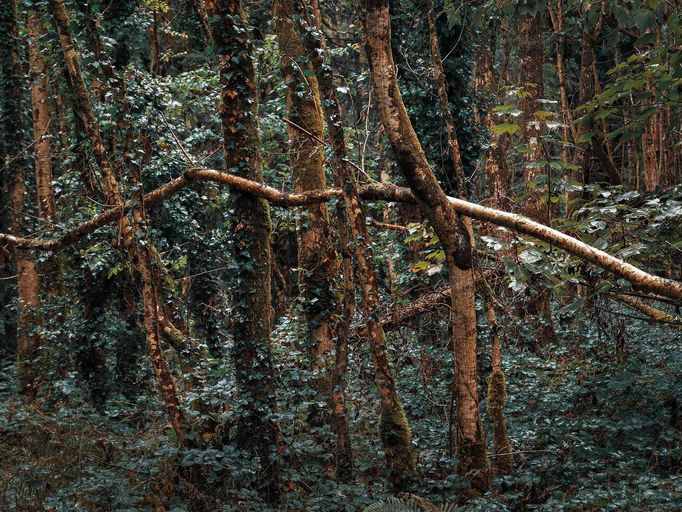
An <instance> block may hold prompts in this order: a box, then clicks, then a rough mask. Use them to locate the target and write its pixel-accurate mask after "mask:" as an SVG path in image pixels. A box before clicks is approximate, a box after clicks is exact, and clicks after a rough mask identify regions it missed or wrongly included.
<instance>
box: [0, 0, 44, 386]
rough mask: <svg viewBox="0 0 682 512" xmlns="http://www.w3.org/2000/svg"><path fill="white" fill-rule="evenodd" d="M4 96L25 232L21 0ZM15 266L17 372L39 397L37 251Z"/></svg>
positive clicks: (3, 44) (0, 50)
mask: <svg viewBox="0 0 682 512" xmlns="http://www.w3.org/2000/svg"><path fill="white" fill-rule="evenodd" d="M0 66H1V69H2V81H1V82H0V91H1V92H2V94H0V98H2V103H3V105H2V106H3V115H2V119H3V132H4V133H3V137H2V139H3V143H4V144H3V146H4V147H3V158H2V161H3V162H7V164H6V165H7V166H6V168H5V170H4V172H7V173H8V174H9V176H10V189H9V194H8V196H9V197H8V199H9V209H10V212H9V220H10V222H9V225H10V229H11V230H12V231H13V232H15V233H21V232H22V231H23V221H24V217H25V214H26V213H27V212H26V205H25V195H26V186H25V183H24V179H25V177H26V175H27V171H28V169H27V167H28V162H27V161H26V159H25V158H24V150H25V140H24V115H23V107H22V96H23V87H22V85H24V84H25V82H24V76H23V73H22V69H21V43H20V40H19V34H18V28H17V16H16V1H15V0H7V1H5V2H3V3H2V5H1V6H0ZM14 265H15V269H16V274H17V292H18V297H19V304H18V309H19V313H18V317H17V375H18V378H19V388H20V392H21V393H22V394H24V395H28V396H33V395H35V393H36V391H37V390H36V387H35V384H36V382H35V379H36V377H37V374H38V370H37V367H36V366H37V365H36V364H35V363H34V362H33V360H34V359H35V357H36V356H37V355H38V347H39V344H40V337H39V336H38V335H37V334H35V333H33V332H32V331H33V330H34V329H35V327H36V322H35V320H34V318H35V314H36V310H37V308H38V307H39V305H40V278H39V275H38V268H37V265H36V262H35V258H34V257H33V255H32V253H31V251H29V250H25V249H15V251H14Z"/></svg>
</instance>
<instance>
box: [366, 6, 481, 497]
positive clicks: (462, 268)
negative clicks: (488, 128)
mask: <svg viewBox="0 0 682 512" xmlns="http://www.w3.org/2000/svg"><path fill="white" fill-rule="evenodd" d="M363 8H364V12H363V13H362V14H363V22H364V27H365V33H366V36H367V43H366V49H367V56H368V58H369V62H370V70H371V76H372V82H373V84H374V87H375V90H376V95H377V108H378V110H379V113H380V116H381V119H382V123H383V126H384V128H385V130H386V134H387V136H388V139H389V141H390V143H391V147H392V148H393V152H394V154H395V156H396V159H397V162H398V166H399V168H400V170H401V172H402V173H403V175H404V176H405V178H406V180H407V182H408V183H409V185H410V188H411V189H412V191H413V193H414V195H415V197H416V199H417V202H418V204H419V206H420V208H421V209H422V211H423V212H424V214H425V215H426V216H427V217H428V219H429V221H430V223H431V224H432V225H433V227H434V230H435V231H436V234H437V235H438V238H439V239H440V242H441V244H442V246H443V249H444V251H445V254H446V261H447V264H448V271H449V274H450V284H451V288H452V311H453V313H452V327H453V333H454V339H453V342H454V345H455V382H456V397H457V419H458V425H457V440H458V446H457V451H458V456H459V460H460V471H461V472H462V473H464V474H466V475H467V477H468V478H469V479H470V480H471V482H472V485H473V486H474V487H476V488H478V489H481V490H485V489H488V488H489V487H490V475H489V464H488V457H487V453H486V446H485V436H484V434H483V429H482V426H481V417H480V411H479V401H478V375H477V371H476V311H475V307H474V306H475V298H474V283H473V276H472V274H473V272H472V271H471V267H472V254H471V246H470V245H468V244H466V243H462V240H463V239H464V240H466V233H464V232H463V229H462V224H461V222H460V220H459V219H458V216H457V213H456V212H455V210H454V208H453V207H452V206H451V204H450V202H449V201H448V198H447V196H446V195H445V193H444V192H443V190H442V188H441V187H440V185H439V184H438V181H437V179H436V177H435V175H434V174H433V171H432V170H431V168H430V166H429V163H428V161H427V160H426V156H425V154H424V150H423V149H422V147H421V144H420V143H419V140H418V138H417V134H416V133H415V131H414V129H413V127H412V124H411V122H410V119H409V117H408V115H407V111H406V109H405V105H404V104H403V100H402V95H401V93H400V89H399V86H398V80H397V76H396V74H395V66H394V64H393V55H392V50H391V43H390V41H391V28H390V26H391V25H390V17H389V8H388V0H365V1H364V2H363Z"/></svg>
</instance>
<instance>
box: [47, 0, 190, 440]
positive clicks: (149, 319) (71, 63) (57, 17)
mask: <svg viewBox="0 0 682 512" xmlns="http://www.w3.org/2000/svg"><path fill="white" fill-rule="evenodd" d="M49 8H50V12H51V14H52V19H53V22H54V25H55V27H56V29H57V34H58V36H59V42H60V44H61V48H62V53H63V54H64V60H65V62H66V68H67V74H68V78H69V85H70V87H71V92H72V93H73V100H72V101H73V108H74V111H75V112H76V114H77V116H78V117H79V119H80V121H81V122H82V124H83V128H84V129H85V132H86V134H87V137H88V141H89V142H90V148H91V150H92V153H93V156H94V157H95V161H96V162H97V165H98V167H99V170H100V173H101V175H102V181H103V183H102V184H101V188H102V190H103V193H104V194H105V195H106V197H107V201H108V203H109V204H112V205H114V206H119V207H120V206H123V205H124V203H125V201H124V198H123V195H122V192H121V189H120V187H119V184H118V181H117V179H116V176H115V174H114V170H113V167H112V165H111V161H110V160H109V157H108V155H107V153H106V150H105V146H104V142H103V140H102V135H101V133H100V130H99V126H98V124H97V120H96V118H95V113H94V109H93V106H92V102H91V101H90V96H89V93H88V90H87V87H86V85H85V80H84V79H83V73H82V71H81V65H80V58H79V56H78V52H77V49H76V45H75V42H74V40H73V36H72V35H71V31H70V29H69V15H68V13H67V11H66V7H65V6H64V1H63V0H50V1H49ZM143 225H144V219H143V218H142V212H141V211H140V210H139V209H137V210H136V211H135V212H134V214H133V221H132V222H131V220H130V219H129V218H128V217H125V216H123V217H121V220H120V224H119V227H120V236H121V242H122V244H123V247H124V249H125V251H126V253H127V255H128V257H129V258H130V261H131V263H132V265H133V267H134V268H135V269H136V270H137V271H138V272H139V274H140V277H141V278H142V302H143V308H144V317H145V318H144V325H145V337H146V340H147V349H148V351H149V355H150V358H151V361H152V366H153V368H154V374H155V376H156V379H157V383H158V386H159V388H160V390H161V394H162V396H163V400H164V404H165V406H166V410H167V412H168V416H169V419H170V421H171V424H172V425H173V428H174V429H175V432H176V435H177V438H178V443H179V444H180V445H183V444H184V443H185V432H186V427H185V424H184V417H183V413H182V410H181V409H180V400H179V398H178V394H177V389H176V386H175V379H174V378H173V375H172V373H171V371H170V368H169V366H168V363H167V362H166V359H165V356H164V354H163V350H162V349H161V344H160V340H159V318H158V312H159V306H158V298H157V290H156V286H155V282H156V281H157V279H156V275H155V273H154V265H153V251H154V249H153V247H150V246H149V244H148V243H147V244H146V245H143V244H141V243H140V241H139V240H137V237H136V231H137V230H139V229H141V227H143Z"/></svg>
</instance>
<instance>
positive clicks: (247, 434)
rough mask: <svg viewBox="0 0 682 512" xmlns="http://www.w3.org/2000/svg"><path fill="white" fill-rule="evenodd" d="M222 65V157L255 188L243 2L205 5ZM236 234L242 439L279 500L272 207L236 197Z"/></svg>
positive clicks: (254, 94)
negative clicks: (273, 331)
mask: <svg viewBox="0 0 682 512" xmlns="http://www.w3.org/2000/svg"><path fill="white" fill-rule="evenodd" d="M204 7H205V9H206V12H207V14H208V17H209V20H210V25H211V32H212V34H213V39H214V41H215V44H216V52H217V54H218V59H219V66H220V82H221V87H222V90H221V96H220V97H221V106H220V116H221V121H222V126H223V153H224V156H225V169H226V170H227V172H228V173H231V174H234V175H238V176H240V177H243V178H245V179H249V180H253V181H255V182H262V180H263V171H262V161H261V155H260V149H259V146H260V136H259V132H258V89H257V84H256V74H255V71H254V67H253V47H252V46H251V43H250V40H249V34H248V31H247V26H246V22H245V15H244V12H243V10H242V6H241V3H240V2H239V1H238V0H205V2H204ZM231 203H232V210H233V214H232V217H231V223H232V229H233V231H234V236H235V240H234V246H233V254H232V257H233V258H234V261H235V263H236V266H237V268H238V270H237V271H236V276H235V277H236V284H235V287H234V289H233V292H232V302H233V312H234V313H233V314H234V319H233V336H234V348H233V358H234V361H235V366H236V372H237V376H236V378H237V385H238V386H239V389H240V392H241V394H242V397H243V403H244V404H245V405H244V407H245V409H246V410H245V411H243V412H242V415H241V420H240V424H239V425H238V432H237V438H238V440H239V443H240V444H241V445H242V446H247V447H249V448H250V449H251V451H252V452H253V454H254V455H255V456H257V457H259V458H260V461H261V467H262V471H263V475H264V476H263V478H262V480H260V481H259V482H258V485H259V487H260V491H261V493H262V494H263V495H264V498H265V499H266V500H267V501H269V502H271V503H274V502H277V501H278V500H279V492H280V491H279V462H278V458H279V450H280V434H279V426H278V424H277V422H276V421H275V419H274V414H275V412H276V397H275V380H274V368H273V359H272V352H271V346H270V332H271V330H272V320H273V311H272V305H271V303H272V297H271V289H272V288H271V282H270V279H271V264H270V258H271V257H272V256H271V254H270V238H271V231H272V227H271V222H270V209H269V205H268V203H267V202H266V201H265V200H264V199H262V198H261V197H259V196H257V195H254V194H251V193H249V192H248V191H244V192H242V191H235V192H234V193H233V194H232V197H231Z"/></svg>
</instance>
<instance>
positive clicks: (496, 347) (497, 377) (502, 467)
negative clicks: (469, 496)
mask: <svg viewBox="0 0 682 512" xmlns="http://www.w3.org/2000/svg"><path fill="white" fill-rule="evenodd" d="M481 289H482V290H483V295H484V300H485V316H486V320H487V322H488V329H489V331H490V359H491V362H492V367H493V371H492V372H491V374H490V377H489V378H488V412H489V413H490V416H491V417H492V419H493V450H494V451H495V467H496V468H497V471H498V472H500V473H509V472H510V471H511V469H512V465H513V464H514V457H513V455H512V449H511V443H510V442H509V435H508V434H507V424H506V421H505V418H504V406H505V403H506V400H507V389H506V388H507V384H506V378H505V374H504V370H502V350H501V347H500V326H499V324H498V323H497V315H496V314H495V306H494V303H493V297H492V291H491V290H490V289H489V287H488V286H487V284H485V285H483V286H482V287H481Z"/></svg>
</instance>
